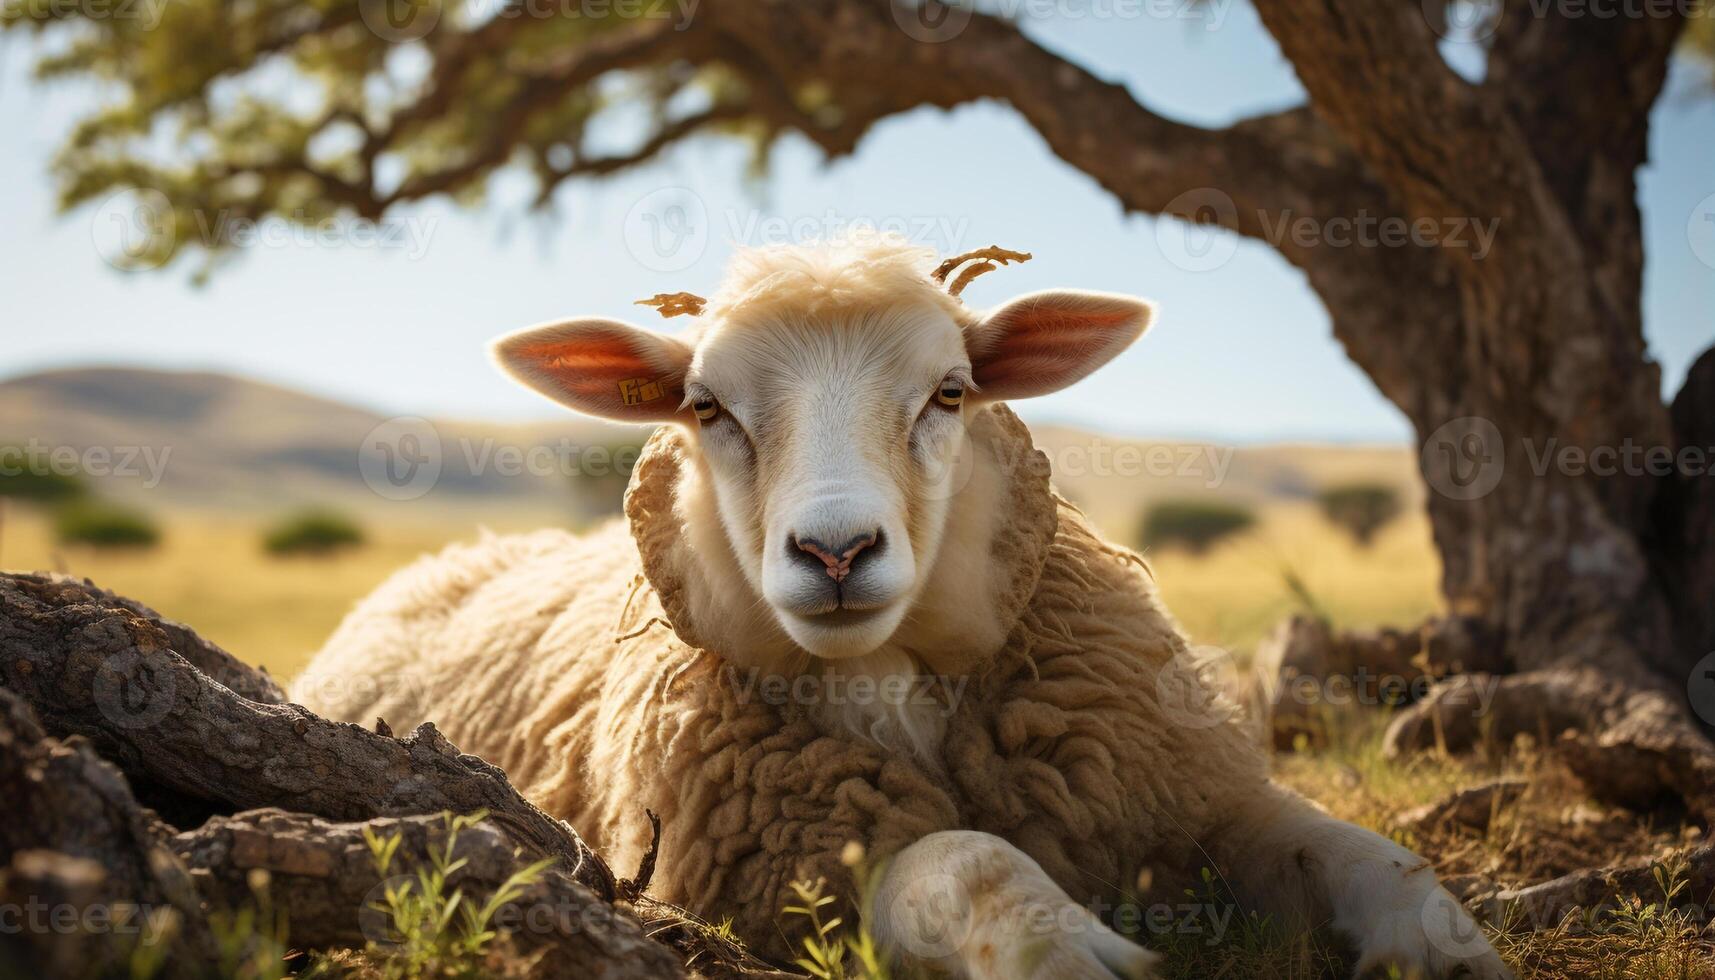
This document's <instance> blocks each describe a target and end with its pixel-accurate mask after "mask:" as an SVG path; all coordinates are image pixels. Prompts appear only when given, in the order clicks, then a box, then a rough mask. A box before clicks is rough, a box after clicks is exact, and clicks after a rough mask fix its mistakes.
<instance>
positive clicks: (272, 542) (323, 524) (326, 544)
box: [262, 510, 363, 555]
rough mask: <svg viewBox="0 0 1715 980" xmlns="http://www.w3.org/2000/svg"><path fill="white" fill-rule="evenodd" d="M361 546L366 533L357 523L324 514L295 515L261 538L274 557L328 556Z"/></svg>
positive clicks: (305, 513)
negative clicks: (331, 553) (342, 549)
mask: <svg viewBox="0 0 1715 980" xmlns="http://www.w3.org/2000/svg"><path fill="white" fill-rule="evenodd" d="M362 543H363V529H362V528H360V527H358V526H357V523H356V522H355V521H352V520H351V519H349V518H346V517H343V516H341V515H339V514H335V513H333V512H331V511H324V510H311V511H304V512H303V513H301V514H294V515H293V516H291V517H288V518H286V519H285V520H283V521H281V522H280V523H278V524H276V525H274V526H273V527H272V528H270V529H269V530H268V532H267V533H266V534H265V535H263V537H262V547H263V548H264V549H266V550H267V552H268V553H269V554H271V555H325V554H329V553H330V552H334V551H338V550H339V549H341V548H353V547H356V546H357V545H360V544H362Z"/></svg>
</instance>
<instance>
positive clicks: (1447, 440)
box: [1418, 415, 1507, 500]
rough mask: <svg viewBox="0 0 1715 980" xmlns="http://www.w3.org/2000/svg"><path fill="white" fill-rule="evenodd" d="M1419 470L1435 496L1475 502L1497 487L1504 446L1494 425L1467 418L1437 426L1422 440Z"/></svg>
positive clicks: (1504, 464) (1503, 465)
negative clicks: (1437, 494) (1439, 495)
mask: <svg viewBox="0 0 1715 980" xmlns="http://www.w3.org/2000/svg"><path fill="white" fill-rule="evenodd" d="M1418 467H1419V469H1420V470H1421V471H1422V473H1423V478H1424V480H1425V481H1427V482H1428V484H1429V486H1430V487H1431V488H1432V489H1433V490H1435V492H1436V493H1439V494H1441V495H1442V496H1444V497H1450V498H1452V499H1453V500H1476V499H1477V498H1479V497H1486V496H1488V495H1489V494H1490V493H1491V492H1493V491H1494V489H1495V487H1497V486H1500V483H1501V477H1502V476H1503V475H1505V473H1506V468H1507V447H1506V443H1505V442H1504V441H1502V439H1501V430H1500V429H1499V428H1498V427H1497V426H1496V425H1495V423H1493V422H1491V421H1489V420H1488V419H1485V418H1482V417H1479V416H1475V415H1469V416H1466V417H1464V418H1457V419H1453V420H1452V421H1450V422H1447V423H1446V424H1444V425H1441V426H1439V427H1438V428H1436V430H1435V431H1434V432H1431V433H1430V434H1429V438H1427V439H1425V440H1423V450H1422V452H1421V453H1420V454H1419V458H1418Z"/></svg>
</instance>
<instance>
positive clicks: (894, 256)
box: [299, 243, 1508, 978]
mask: <svg viewBox="0 0 1715 980" xmlns="http://www.w3.org/2000/svg"><path fill="white" fill-rule="evenodd" d="M990 256H991V257H993V258H1000V259H1004V258H1007V257H1019V256H1008V255H1007V254H1005V253H1000V252H998V251H996V252H992V253H990ZM930 261H932V257H929V256H926V255H924V254H923V253H921V252H919V251H917V250H913V249H910V248H905V247H902V246H900V245H897V244H892V243H872V244H869V245H866V246H861V247H847V248H843V249H835V248H823V247H816V248H776V249H764V250H758V251H751V252H746V253H743V254H741V255H740V256H739V257H738V258H737V260H736V261H735V263H734V267H733V269H732V270H731V271H730V272H729V275H728V279H727V281H726V283H725V285H724V287H723V289H722V291H721V293H719V294H718V295H717V298H716V301H715V302H714V303H713V304H712V305H711V306H710V307H709V309H708V310H707V312H706V313H703V314H702V315H701V316H700V317H699V318H698V322H697V324H696V326H695V328H694V329H693V330H692V331H690V332H689V335H686V336H668V335H663V334H658V333H653V332H650V331H646V330H643V329H639V328H637V327H633V326H629V325H627V324H624V323H621V322H618V321H614V320H606V319H595V318H590V319H577V320H568V321H565V322H561V323H555V324H551V325H546V326H541V327H536V328H532V329H529V330H525V331H522V332H520V333H516V334H512V335H510V336H507V337H505V338H503V339H501V340H500V341H499V342H498V343H497V344H496V346H495V353H496V356H497V358H498V360H499V363H500V364H501V366H502V367H503V368H504V369H505V370H507V371H508V372H510V373H511V374H512V375H513V376H515V377H516V378H518V379H519V380H520V381H522V382H523V383H525V384H526V385H528V386H530V387H532V388H534V389H536V390H537V391H539V392H541V393H543V394H545V395H547V396H549V397H550V398H553V399H554V400H556V401H558V402H560V403H562V404H564V405H567V406H570V407H571V408H573V409H576V410H577V411H580V412H585V413H588V414H591V415H596V416H600V417H602V418H607V419H614V420H618V421H622V422H635V423H659V424H661V425H660V428H659V429H658V430H657V432H656V433H655V435H654V436H653V437H652V439H651V440H650V443H649V445H648V446H647V448H646V450H645V453H644V455H643V458H642V460H641V461H640V463H639V466H638V468H637V470H636V472H635V474H634V475H633V480H632V486H631V490H630V492H629V493H628V495H627V499H626V514H627V517H628V522H627V523H624V524H622V523H619V522H614V523H612V524H609V525H607V526H605V527H603V528H601V529H600V530H597V531H594V532H592V533H590V534H589V535H587V536H575V535H572V534H569V533H565V532H562V531H554V530H550V531H540V532H537V533H534V534H528V535H522V536H515V537H492V536H490V537H485V538H484V539H483V540H481V541H479V542H478V543H476V544H472V545H468V546H457V547H452V548H449V549H447V550H446V551H444V552H443V553H441V554H440V555H437V556H434V557H431V558H426V559H424V560H422V561H419V562H418V563H417V564H415V565H413V566H411V567H410V568H408V569H405V570H404V571H401V572H400V573H398V574H397V575H395V576H394V577H393V578H392V579H391V580H390V581H388V582H387V583H386V584H384V585H383V586H382V587H381V588H380V589H378V590H377V591H376V592H375V593H374V594H373V595H371V596H370V597H369V598H368V599H366V600H365V601H364V602H363V603H362V604H361V605H360V606H359V607H358V608H357V609H356V610H355V611H354V612H352V614H351V615H350V616H349V617H348V618H347V619H346V621H345V622H344V624H343V625H341V627H340V628H339V630H338V632H337V633H336V634H335V635H334V636H333V637H332V639H331V640H330V641H329V642H328V644H327V646H326V648H325V649H324V650H323V651H322V653H321V654H320V656H319V657H318V658H317V659H316V661H315V663H314V664H313V665H312V666H311V667H310V668H309V669H308V671H307V672H306V679H307V681H308V683H306V684H301V685H300V686H299V690H300V691H302V692H305V694H304V699H305V700H306V702H307V703H308V705H309V707H311V708H313V709H316V710H318V711H320V712H322V713H323V714H327V715H330V716H335V717H341V718H346V719H350V720H358V721H367V720H370V719H373V718H374V717H376V716H378V715H379V716H382V717H385V718H386V719H387V720H388V721H389V722H392V723H393V724H394V725H395V726H397V725H399V724H401V723H403V724H415V723H416V722H418V721H420V720H425V719H432V720H434V721H436V722H437V723H439V724H440V725H441V726H443V728H444V730H445V731H446V733H447V734H448V736H449V737H450V738H451V739H452V740H453V742H454V743H455V744H457V745H459V746H461V747H462V748H463V749H465V750H466V751H470V752H475V753H478V754H480V755H482V756H484V757H486V758H488V759H489V760H491V761H493V762H495V763H496V764H498V765H500V766H502V767H503V768H505V769H506V770H507V772H508V773H509V774H510V775H511V776H512V778H513V780H514V781H515V782H516V783H517V784H518V785H520V786H521V787H522V788H523V789H524V791H525V792H526V794H527V795H529V796H531V797H532V798H533V799H535V800H536V801H537V802H538V803H540V804H541V805H542V806H544V807H545V808H547V809H548V810H549V811H550V812H552V813H555V814H557V815H559V816H561V817H563V818H565V819H567V820H569V821H570V822H571V823H572V824H573V825H574V826H575V827H576V828H577V829H578V830H579V831H580V832H581V833H582V834H583V835H585V837H587V838H588V839H589V840H590V841H591V842H592V843H593V844H594V846H596V847H597V848H598V849H599V850H601V851H603V852H605V853H606V854H607V855H608V856H609V858H610V859H611V860H613V861H614V862H615V863H616V864H617V865H618V866H620V867H625V866H628V865H629V864H630V863H631V862H634V861H636V860H637V858H638V857H639V856H640V854H641V852H642V850H643V849H644V847H645V845H646V843H647V825H646V823H645V821H644V819H643V810H644V808H649V809H652V810H654V811H656V812H657V813H658V814H660V816H661V819H662V852H661V858H660V862H659V865H658V871H657V873H656V876H655V886H654V887H655V892H656V894H658V895H659V896H660V897H662V898H664V899H667V900H670V901H674V902H678V903H681V904H683V905H686V906H688V907H690V908H692V909H694V910H696V911H698V912H700V913H702V914H703V915H706V916H708V917H709V918H710V919H714V920H718V919H720V918H723V917H728V916H730V917H732V918H733V920H734V923H735V926H736V927H737V929H738V931H739V932H740V934H741V935H743V936H744V937H745V938H746V939H748V940H749V941H750V942H751V943H752V944H753V946H754V947H755V948H757V949H760V950H762V951H765V952H769V953H773V954H776V955H780V954H785V953H786V952H787V950H786V948H785V944H784V940H783V938H782V936H781V932H780V929H779V925H778V917H779V914H780V909H781V906H782V905H783V904H784V903H785V901H786V899H787V898H788V896H789V892H788V890H787V886H788V884H789V883H790V882H792V881H794V880H797V879H802V878H807V877H815V876H818V875H820V876H825V877H826V878H828V879H829V880H830V881H833V882H839V881H849V877H850V876H849V874H848V873H847V872H846V871H845V869H844V868H842V867H841V863H840V858H841V854H842V851H844V850H846V849H847V847H848V845H849V843H850V842H853V841H856V842H858V843H860V844H861V845H862V846H863V847H864V849H865V851H866V853H867V854H868V855H869V856H870V858H871V859H872V860H883V859H885V863H884V864H883V865H882V867H884V868H885V870H884V871H882V872H880V877H879V884H878V886H877V887H876V889H875V892H874V894H873V895H872V896H870V897H869V899H868V905H867V908H866V911H865V914H866V915H867V917H868V921H869V922H870V924H871V926H872V928H873V929H874V930H875V932H876V933H877V935H878V936H879V937H880V938H881V939H883V940H884V941H885V942H887V943H888V944H889V945H890V946H891V948H892V949H894V950H895V951H896V952H897V954H898V955H899V956H901V957H903V958H907V959H912V960H916V961H923V962H929V963H932V964H935V965H938V966H940V967H942V968H945V969H948V970H949V971H951V972H953V973H954V974H956V975H965V976H973V977H993V978H1023V977H1039V978H1059V977H1107V976H1110V975H1112V974H1119V975H1125V976H1141V975H1144V974H1146V973H1147V972H1148V964H1149V963H1150V961H1151V960H1152V958H1153V955H1152V954H1150V953H1148V952H1147V951H1146V950H1145V949H1144V948H1142V947H1140V946H1138V945H1135V944H1134V943H1133V942H1131V941H1129V940H1127V939H1125V938H1123V937H1122V936H1121V935H1119V934H1117V933H1116V932H1115V931H1113V930H1111V929H1110V928H1109V927H1108V926H1107V925H1105V924H1103V922H1102V921H1101V920H1100V917H1098V915H1096V914H1095V913H1094V912H1092V911H1091V910H1092V909H1094V910H1096V911H1098V912H1105V913H1106V916H1107V918H1108V919H1109V920H1110V921H1111V922H1113V923H1114V924H1116V925H1117V926H1119V927H1121V928H1122V930H1126V931H1129V928H1130V927H1131V926H1133V925H1135V924H1136V922H1135V917H1134V916H1128V912H1129V913H1135V912H1136V910H1137V908H1138V907H1139V906H1137V905H1135V904H1133V905H1130V906H1127V905H1118V906H1117V907H1116V903H1123V902H1127V901H1130V902H1133V903H1136V902H1142V903H1149V902H1152V901H1156V900H1159V898H1160V897H1161V896H1169V897H1168V899H1167V900H1168V901H1174V900H1182V899H1178V898H1177V897H1178V896H1179V895H1180V891H1179V888H1180V887H1181V886H1182V885H1183V884H1184V883H1185V882H1186V881H1188V880H1191V879H1194V877H1195V875H1196V874H1197V873H1198V872H1199V871H1200V869H1201V868H1204V867H1212V868H1213V869H1215V870H1216V871H1217V872H1218V873H1219V874H1220V875H1221V877H1222V879H1223V880H1224V881H1225V882H1226V883H1227V885H1228V886H1230V888H1231V890H1232V892H1233V893H1234V894H1235V895H1236V896H1237V898H1238V899H1239V900H1241V901H1242V902H1243V903H1246V904H1247V905H1249V906H1250V907H1252V908H1255V909H1257V910H1259V911H1261V912H1263V913H1266V914H1268V915H1270V916H1272V917H1273V920H1274V921H1275V922H1277V923H1280V924H1281V925H1283V926H1286V927H1288V928H1290V927H1293V926H1296V925H1304V924H1312V925H1313V924H1324V923H1326V924H1331V925H1332V926H1333V927H1334V928H1335V929H1336V930H1338V931H1339V932H1340V933H1342V934H1344V935H1345V936H1346V937H1348V938H1349V939H1350V940H1351V942H1352V943H1353V945H1354V947H1355V950H1356V952H1357V954H1358V964H1359V969H1360V970H1361V971H1362V970H1368V969H1370V968H1372V967H1374V966H1376V965H1378V964H1382V963H1387V962H1396V963H1398V964H1399V965H1400V966H1402V967H1404V968H1405V969H1407V970H1408V971H1409V970H1417V971H1420V972H1422V973H1425V974H1428V975H1430V976H1435V977H1443V976H1450V975H1454V974H1457V973H1460V972H1461V971H1464V970H1468V971H1470V975H1473V976H1477V977H1485V978H1486V977H1502V976H1507V975H1508V974H1507V971H1506V969H1505V967H1504V966H1503V965H1502V964H1501V961H1500V960H1499V958H1498V957H1497V956H1496V955H1495V953H1494V951H1493V950H1492V949H1491V948H1490V946H1489V944H1488V943H1487V942H1486V941H1485V939H1484V938H1483V936H1482V933H1481V931H1480V930H1479V929H1478V927H1477V926H1476V925H1475V924H1474V923H1473V922H1472V920H1471V919H1470V918H1469V917H1468V916H1467V915H1466V914H1465V912H1464V910H1463V909H1462V908H1460V906H1459V905H1458V903H1457V902H1455V901H1454V900H1453V899H1452V897H1451V896H1449V895H1448V894H1447V893H1446V892H1445V891H1444V890H1443V889H1441V888H1440V887H1439V885H1438V884H1437V882H1436V878H1435V873H1434V871H1433V870H1432V869H1431V868H1430V867H1429V866H1428V865H1427V863H1426V862H1424V861H1423V860H1421V859H1420V858H1418V857H1416V856H1414V855H1413V854H1411V853H1410V852H1409V851H1407V850H1405V849H1404V848H1402V847H1400V846H1398V845H1397V844H1394V843H1393V842H1391V841H1389V840H1387V839H1386V838H1383V837H1381V836H1379V835H1377V834H1374V833H1371V832H1370V831H1367V830H1363V829H1360V828H1358V827H1355V826H1353V825H1350V824H1347V823H1343V822H1341V821H1338V820H1335V819H1333V818H1332V817H1330V816H1328V815H1326V814H1325V813H1323V812H1322V811H1321V810H1319V809H1318V808H1317V807H1316V806H1314V805H1313V804H1311V803H1309V802H1307V801H1306V800H1304V799H1302V798H1300V797H1299V796H1297V795H1295V794H1294V793H1292V792H1290V791H1288V790H1286V789H1283V788H1281V787H1279V786H1277V785H1275V784H1273V783H1272V782H1270V780H1269V777H1268V760H1267V757H1266V755H1265V753H1264V752H1263V751H1262V749H1261V748H1260V747H1259V746H1258V744H1257V743H1256V742H1255V740H1254V739H1252V738H1251V737H1249V736H1248V735H1247V733H1246V731H1245V730H1244V729H1243V728H1242V727H1241V726H1240V724H1239V723H1238V721H1237V719H1236V717H1235V715H1234V712H1233V711H1232V706H1231V705H1230V704H1229V703H1228V702H1226V701H1225V700H1224V699H1222V698H1220V697H1218V696H1215V695H1214V694H1212V693H1211V691H1210V690H1209V689H1208V688H1207V687H1205V686H1204V684H1203V683H1202V682H1201V681H1200V680H1199V679H1198V678H1197V677H1196V675H1195V669H1194V667H1192V666H1189V665H1190V664H1191V663H1192V660H1193V658H1192V656H1191V652H1190V650H1189V649H1188V647H1187V644H1186V641H1185V639H1184V637H1183V636H1182V635H1181V633H1180V632H1179V630H1178V628H1177V626H1176V625H1175V624H1174V622H1173V621H1172V619H1171V618H1170V617H1169V615H1168V614H1167V613H1166V612H1165V611H1164V610H1163V609H1162V608H1161V606H1160V605H1159V604H1158V602H1157V600H1156V597H1155V591H1154V587H1153V584H1152V581H1151V579H1150V577H1149V576H1148V574H1147V572H1146V570H1145V569H1144V568H1143V567H1142V563H1141V561H1140V560H1139V559H1137V557H1136V556H1135V555H1132V554H1131V553H1130V552H1127V551H1126V550H1124V549H1122V548H1118V547H1115V546H1112V545H1109V544H1106V543H1104V542H1103V541H1102V540H1101V539H1100V537H1099V536H1098V535H1097V534H1096V533H1095V532H1094V531H1093V530H1092V529H1091V528H1090V526H1089V525H1088V524H1087V523H1086V521H1085V520H1084V518H1083V516H1082V515H1081V514H1080V513H1079V512H1078V511H1077V510H1076V509H1075V508H1073V507H1071V506H1070V505H1069V504H1067V503H1066V502H1065V501H1063V500H1060V499H1059V498H1057V497H1056V496H1055V495H1054V493H1053V491H1052V489H1051V488H1050V486H1049V481H1048V472H1047V466H1046V459H1045V458H1044V457H1043V456H1042V454H1041V453H1039V452H1037V451H1035V450H1034V449H1033V448H1032V446H1031V443H1030V438H1029V434H1028V432H1027V431H1026V430H1025V428H1024V426H1023V425H1022V423H1020V422H1019V421H1018V420H1017V419H1016V417H1014V416H1013V415H1012V414H1011V413H1010V412H1009V411H1008V410H1007V409H1006V408H1005V407H1004V406H1003V405H1001V404H1000V402H1001V401H1003V400H1005V399H1013V398H1026V397H1030V396H1033V395H1041V394H1045V393H1047V392H1051V391H1055V390H1058V389H1061V388H1064V387H1065V386H1067V385H1069V384H1071V383H1073V382H1074V381H1077V380H1078V379H1080V378H1082V377H1084V376H1085V375H1087V374H1089V373H1090V372H1091V371H1093V370H1094V369H1096V368H1097V367H1099V366H1101V365H1102V364H1104V363H1106V362H1107V361H1109V360H1110V359H1112V358H1113V357H1114V356H1115V355H1117V354H1119V353H1120V352H1121V351H1122V350H1124V349H1125V348H1126V347H1127V346H1128V345H1130V344H1131V343H1132V342H1133V341H1134V340H1136V339H1137V338H1138V337H1139V336H1140V335H1142V333H1143V331H1144V329H1145V327H1146V326H1147V325H1148V323H1149V320H1150V318H1151V315H1152V314H1151V309H1150V307H1149V306H1148V305H1146V304H1145V303H1143V302H1141V301H1139V300H1136V299H1132V298H1129V297H1125V296H1117V295H1110V294H1103V293H1090V292H1077V291H1067V290H1056V291H1048V292H1040V293H1034V294H1031V295H1028V296H1024V297H1022V298H1020V299H1017V300H1014V301H1012V302H1010V303H1007V304H1006V305H1004V306H1002V307H1000V308H999V309H998V310H995V311H993V312H991V313H989V314H987V315H979V314H978V313H976V312H973V311H972V310H970V309H969V308H968V307H967V306H966V305H965V304H964V303H963V301H962V300H960V299H959V298H958V297H957V293H958V292H959V290H960V289H961V288H962V287H963V285H964V283H965V282H967V281H968V280H969V278H970V275H972V274H974V273H969V272H968V271H967V274H966V275H964V276H959V277H956V278H955V279H954V282H953V284H952V286H950V287H949V286H947V285H945V284H944V279H945V278H946V276H947V275H948V274H949V272H950V271H952V269H953V267H954V266H956V262H955V263H951V264H949V266H948V267H947V269H945V270H937V274H935V275H930V274H927V271H926V270H927V268H928V263H929V262H930ZM986 265H987V263H984V266H986ZM982 267H983V266H979V267H978V268H982ZM677 299H678V300H679V302H678V303H677V306H676V308H679V309H685V310H688V311H691V312H697V311H698V308H699V307H700V305H701V304H700V303H699V302H697V301H696V300H695V298H694V297H688V296H681V297H677ZM1144 878H1147V879H1149V880H1150V882H1151V884H1150V885H1149V888H1150V890H1149V891H1147V892H1145V893H1143V894H1141V895H1139V894H1136V893H1137V891H1138V888H1139V887H1140V883H1141V882H1142V880H1143V879H1144ZM1145 938H1146V937H1145Z"/></svg>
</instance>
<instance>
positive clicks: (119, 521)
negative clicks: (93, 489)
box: [54, 500, 161, 548]
mask: <svg viewBox="0 0 1715 980" xmlns="http://www.w3.org/2000/svg"><path fill="white" fill-rule="evenodd" d="M54 535H55V536H56V537H57V538H59V541H60V543H61V544H86V545H90V546H92V547H96V548H152V547H154V546H155V545H156V544H157V543H159V542H160V540H161V531H160V528H159V527H157V526H156V525H155V522H154V521H153V520H151V519H150V518H149V516H148V515H147V514H144V513H142V512H141V511H135V510H131V509H129V508H125V507H119V506H116V505H114V504H107V503H102V502H100V501H96V500H81V501H77V502H74V503H70V504H67V505H65V506H64V507H61V508H60V509H59V512H58V513H56V514H55V515H54Z"/></svg>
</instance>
